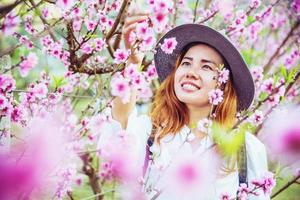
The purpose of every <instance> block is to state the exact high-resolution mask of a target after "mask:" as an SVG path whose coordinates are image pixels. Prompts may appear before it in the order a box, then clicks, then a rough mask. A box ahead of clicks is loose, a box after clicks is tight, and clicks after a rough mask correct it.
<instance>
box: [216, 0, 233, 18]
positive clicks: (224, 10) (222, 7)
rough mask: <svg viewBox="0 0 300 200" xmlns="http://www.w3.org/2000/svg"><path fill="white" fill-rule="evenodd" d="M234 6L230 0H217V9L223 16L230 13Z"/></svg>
mask: <svg viewBox="0 0 300 200" xmlns="http://www.w3.org/2000/svg"><path fill="white" fill-rule="evenodd" d="M233 7H234V2H233V1H232V0H229V1H227V0H220V1H218V8H219V9H218V10H219V12H220V14H221V15H222V16H223V17H224V18H225V17H227V16H228V15H231V13H232V11H233Z"/></svg>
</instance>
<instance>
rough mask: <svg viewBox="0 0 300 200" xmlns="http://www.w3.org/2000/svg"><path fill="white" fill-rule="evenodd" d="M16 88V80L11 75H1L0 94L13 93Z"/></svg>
mask: <svg viewBox="0 0 300 200" xmlns="http://www.w3.org/2000/svg"><path fill="white" fill-rule="evenodd" d="M15 88H16V81H15V79H14V78H13V77H12V76H11V75H9V74H0V93H6V92H11V91H12V90H14V89H15Z"/></svg>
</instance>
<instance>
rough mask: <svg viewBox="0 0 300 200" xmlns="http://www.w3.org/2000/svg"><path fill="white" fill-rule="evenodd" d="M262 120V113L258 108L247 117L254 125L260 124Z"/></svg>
mask: <svg viewBox="0 0 300 200" xmlns="http://www.w3.org/2000/svg"><path fill="white" fill-rule="evenodd" d="M263 120H264V114H263V112H262V111H260V110H256V111H255V112H254V113H253V114H252V115H251V116H250V118H249V121H250V122H251V123H253V124H254V125H256V126H258V125H260V124H261V123H262V122H263Z"/></svg>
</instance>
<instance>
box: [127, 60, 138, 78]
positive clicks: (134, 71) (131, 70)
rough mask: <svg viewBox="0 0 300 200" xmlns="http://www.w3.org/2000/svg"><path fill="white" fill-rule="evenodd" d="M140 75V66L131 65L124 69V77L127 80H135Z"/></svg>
mask: <svg viewBox="0 0 300 200" xmlns="http://www.w3.org/2000/svg"><path fill="white" fill-rule="evenodd" d="M138 74H139V69H138V65H136V64H132V63H131V64H130V65H128V66H127V67H126V68H125V69H124V76H125V78H129V79H133V78H135V77H137V76H138Z"/></svg>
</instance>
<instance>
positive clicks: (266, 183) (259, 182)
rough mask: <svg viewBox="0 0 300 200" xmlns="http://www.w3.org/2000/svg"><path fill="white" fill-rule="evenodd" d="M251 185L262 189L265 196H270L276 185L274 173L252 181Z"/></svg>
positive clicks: (268, 173)
mask: <svg viewBox="0 0 300 200" xmlns="http://www.w3.org/2000/svg"><path fill="white" fill-rule="evenodd" d="M251 183H252V184H253V185H254V186H256V187H258V188H259V189H262V190H263V192H264V194H265V195H270V194H271V192H272V189H273V188H274V186H275V185H276V180H275V178H274V174H273V173H272V172H267V173H266V174H265V175H264V176H263V177H262V178H259V179H255V180H252V181H251Z"/></svg>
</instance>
